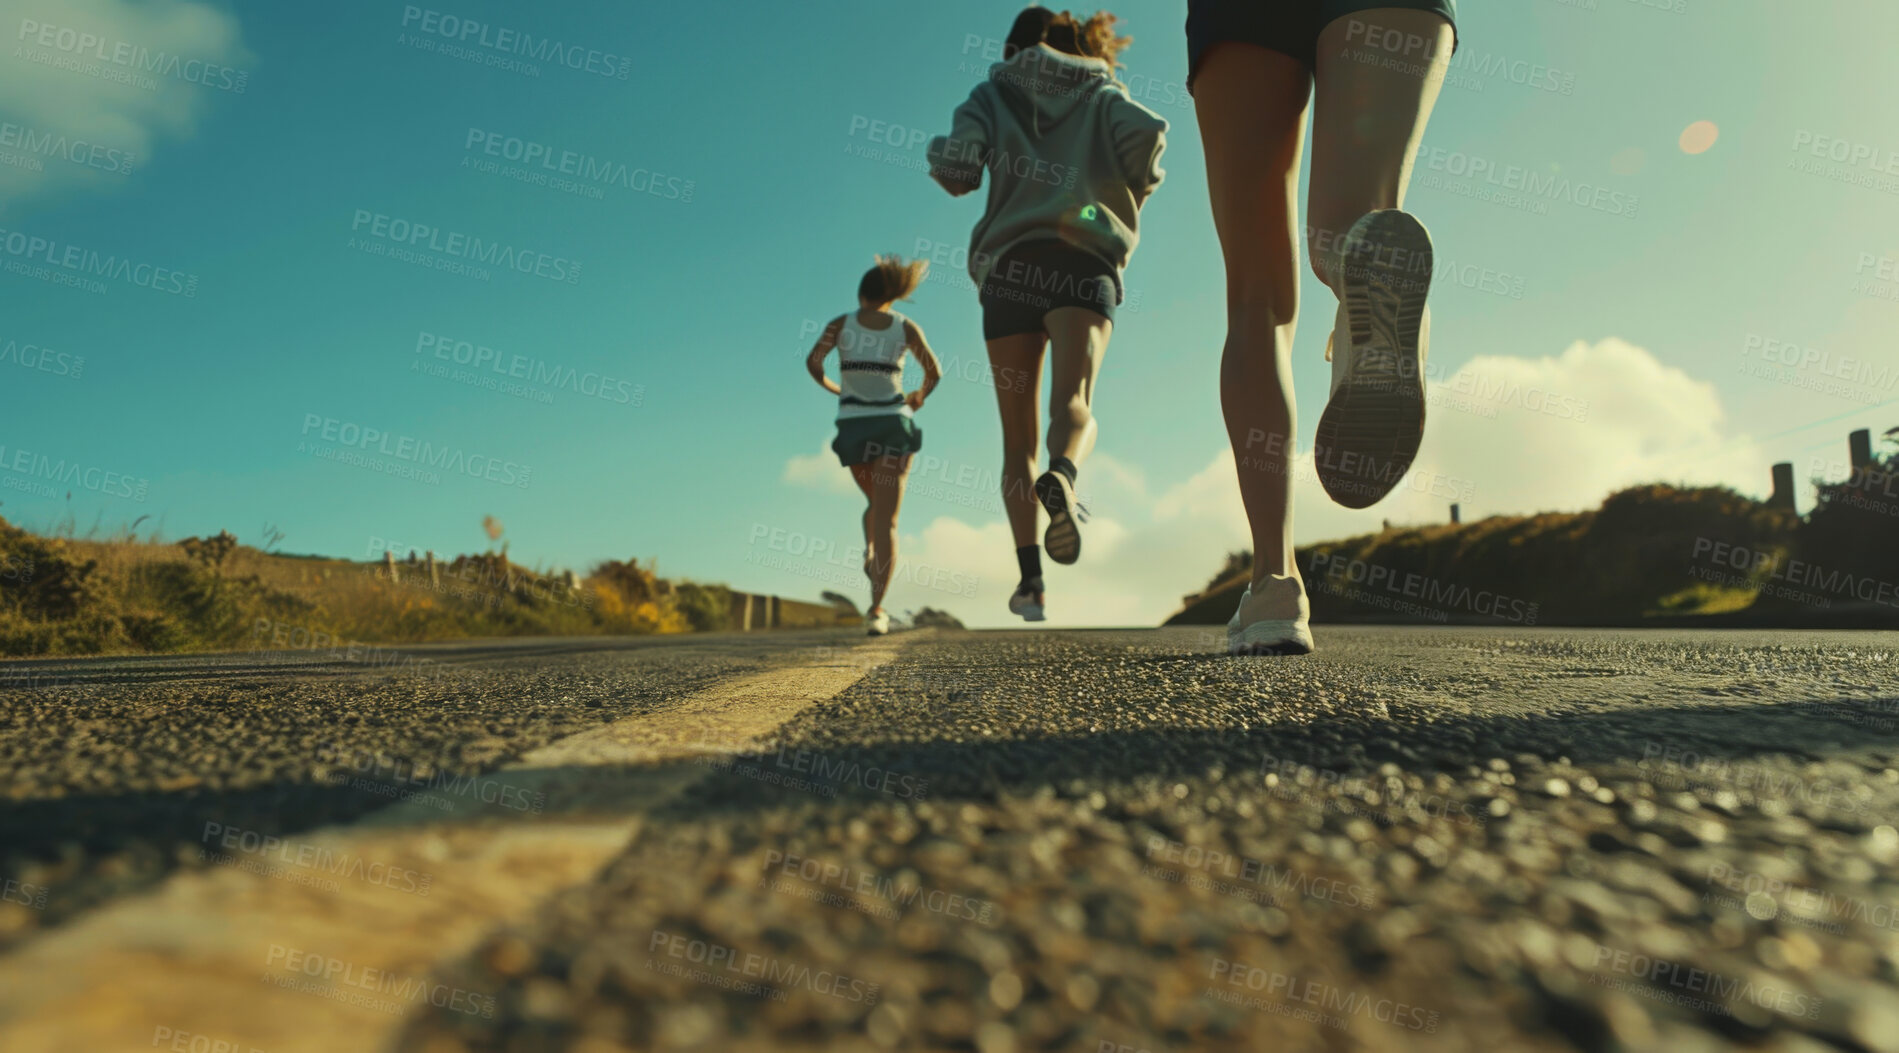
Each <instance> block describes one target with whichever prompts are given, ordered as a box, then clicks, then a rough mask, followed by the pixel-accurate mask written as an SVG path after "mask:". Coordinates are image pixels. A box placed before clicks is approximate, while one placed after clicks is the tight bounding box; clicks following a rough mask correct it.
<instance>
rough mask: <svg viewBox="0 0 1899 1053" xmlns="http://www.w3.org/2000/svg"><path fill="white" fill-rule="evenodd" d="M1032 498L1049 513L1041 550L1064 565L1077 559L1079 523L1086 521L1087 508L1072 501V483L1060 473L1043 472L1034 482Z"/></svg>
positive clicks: (1078, 555) (1078, 556) (1079, 547)
mask: <svg viewBox="0 0 1899 1053" xmlns="http://www.w3.org/2000/svg"><path fill="white" fill-rule="evenodd" d="M1035 497H1036V500H1039V501H1041V502H1042V507H1043V508H1044V509H1045V510H1047V512H1048V530H1046V531H1044V532H1043V534H1042V550H1043V551H1044V552H1047V553H1048V558H1050V559H1052V560H1054V561H1055V562H1057V563H1060V564H1062V565H1063V566H1067V565H1069V564H1071V563H1073V562H1075V561H1076V560H1078V559H1080V558H1081V524H1082V523H1085V522H1087V521H1088V509H1086V508H1084V507H1083V506H1082V504H1081V502H1080V501H1077V500H1075V484H1074V483H1071V482H1069V481H1068V477H1067V476H1066V475H1063V474H1062V473H1060V472H1055V471H1048V472H1043V473H1042V477H1041V478H1040V479H1037V480H1036V481H1035Z"/></svg>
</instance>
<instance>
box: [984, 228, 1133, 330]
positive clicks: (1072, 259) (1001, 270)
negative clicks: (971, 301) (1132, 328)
mask: <svg viewBox="0 0 1899 1053" xmlns="http://www.w3.org/2000/svg"><path fill="white" fill-rule="evenodd" d="M1119 298H1120V296H1119V290H1118V289H1117V288H1116V287H1115V281H1114V268H1113V267H1112V266H1109V264H1108V262H1107V261H1106V260H1103V259H1102V258H1100V257H1099V256H1096V255H1095V254H1093V253H1091V252H1087V251H1084V250H1082V249H1078V248H1076V247H1075V246H1073V245H1070V244H1068V243H1067V242H1065V241H1056V240H1052V239H1051V240H1045V241H1029V242H1024V243H1022V244H1020V245H1017V246H1016V247H1015V248H1013V249H1010V250H1009V251H1008V252H1005V253H1003V254H1002V258H1001V259H999V260H997V261H996V265H995V266H994V267H992V268H990V270H989V275H988V277H986V278H985V279H984V280H983V283H982V292H981V294H980V297H979V299H980V302H981V303H982V338H983V339H984V340H1000V339H1002V338H1003V337H1005V336H1015V335H1017V334H1020V333H1041V332H1046V331H1047V330H1046V329H1045V328H1044V326H1043V324H1042V317H1043V316H1044V315H1046V314H1048V313H1049V312H1050V311H1053V310H1054V309H1056V308H1057V307H1085V308H1087V309H1088V310H1090V311H1093V312H1095V313H1096V314H1098V315H1101V316H1102V317H1103V318H1106V319H1108V320H1110V321H1113V319H1114V303H1115V301H1116V300H1117V299H1119Z"/></svg>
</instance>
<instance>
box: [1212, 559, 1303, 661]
mask: <svg viewBox="0 0 1899 1053" xmlns="http://www.w3.org/2000/svg"><path fill="white" fill-rule="evenodd" d="M1311 617H1312V607H1311V605H1310V604H1309V603H1307V602H1306V586H1305V582H1303V581H1300V580H1299V578H1298V577H1297V576H1296V575H1290V574H1288V575H1284V576H1281V575H1274V576H1272V577H1269V578H1267V579H1266V584H1265V586H1264V587H1263V588H1262V589H1261V590H1260V591H1259V592H1257V593H1255V592H1254V591H1253V586H1252V585H1250V584H1249V585H1247V586H1246V591H1245V592H1244V593H1241V594H1240V608H1239V610H1236V611H1234V612H1233V620H1232V621H1229V622H1227V623H1226V649H1227V653H1228V654H1311V653H1312V627H1311V625H1310V624H1309V620H1310V619H1311Z"/></svg>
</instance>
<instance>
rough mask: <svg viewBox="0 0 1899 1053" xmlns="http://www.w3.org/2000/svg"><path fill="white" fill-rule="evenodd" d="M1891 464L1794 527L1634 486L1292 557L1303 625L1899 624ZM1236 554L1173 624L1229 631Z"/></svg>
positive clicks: (1834, 487) (1896, 461)
mask: <svg viewBox="0 0 1899 1053" xmlns="http://www.w3.org/2000/svg"><path fill="white" fill-rule="evenodd" d="M1895 471H1899V455H1895V456H1893V457H1888V458H1887V459H1886V460H1885V461H1884V462H1883V463H1876V464H1874V465H1873V466H1872V467H1871V468H1869V469H1865V470H1862V471H1861V472H1860V473H1859V474H1857V475H1856V476H1855V477H1854V478H1853V479H1849V480H1847V481H1844V482H1841V483H1834V484H1824V485H1822V486H1821V487H1820V488H1819V503H1818V506H1817V507H1816V509H1815V511H1814V512H1812V513H1811V514H1810V515H1808V516H1807V517H1805V518H1804V519H1803V518H1801V517H1800V516H1797V515H1795V514H1794V513H1793V512H1792V511H1790V510H1785V509H1779V508H1773V507H1769V506H1768V505H1766V504H1763V503H1761V502H1758V501H1755V500H1753V499H1751V498H1748V497H1745V496H1743V495H1740V494H1737V493H1735V492H1733V491H1732V490H1727V489H1724V488H1695V489H1683V488H1676V487H1670V486H1659V485H1657V486H1642V487H1635V488H1632V489H1629V490H1624V491H1622V492H1620V493H1617V494H1613V495H1611V496H1610V497H1609V498H1608V499H1607V500H1605V501H1604V502H1603V504H1602V507H1601V508H1599V509H1597V510H1595V511H1592V512H1580V513H1571V514H1545V515H1535V516H1495V517H1492V518H1489V519H1485V520H1482V521H1480V522H1476V523H1467V524H1462V525H1453V524H1441V525H1434V526H1424V527H1394V528H1392V529H1388V530H1385V531H1383V532H1380V533H1377V534H1367V535H1363V536H1360V537H1354V538H1346V539H1344V540H1340V541H1330V542H1325V543H1322V544H1318V545H1312V546H1309V547H1306V548H1303V549H1300V550H1299V552H1298V564H1299V572H1300V574H1301V576H1302V577H1304V579H1305V582H1306V590H1307V593H1308V595H1309V596H1310V597H1311V601H1312V612H1313V618H1314V620H1318V621H1331V622H1350V621H1366V622H1400V623H1404V622H1415V623H1420V624H1478V625H1511V624H1515V625H1646V626H1659V625H1671V624H1672V625H1691V624H1693V625H1721V624H1733V625H1785V626H1839V627H1848V626H1866V627H1899V501H1895V500H1894V499H1893V498H1894V497H1899V486H1895V485H1894V482H1893V480H1894V479H1895V478H1899V476H1895V475H1894V474H1893V473H1894V472H1895ZM1251 568H1252V559H1251V555H1250V554H1249V553H1235V554H1234V555H1233V556H1231V557H1229V559H1228V563H1227V566H1226V567H1225V568H1223V569H1222V570H1221V572H1220V573H1219V574H1217V575H1216V576H1215V578H1214V580H1213V581H1211V582H1209V583H1208V587H1207V588H1206V589H1203V590H1202V591H1201V592H1199V593H1196V594H1194V595H1192V596H1188V597H1186V602H1185V606H1184V608H1183V610H1182V611H1181V612H1180V613H1179V614H1176V615H1175V616H1174V617H1173V618H1171V619H1169V620H1168V624H1170V625H1215V624H1223V623H1224V622H1225V621H1226V619H1227V618H1229V617H1230V616H1231V615H1232V613H1233V609H1234V607H1235V605H1236V604H1237V603H1238V600H1239V593H1240V589H1241V588H1242V587H1243V586H1244V585H1245V582H1246V580H1247V579H1248V577H1249V576H1250V574H1251Z"/></svg>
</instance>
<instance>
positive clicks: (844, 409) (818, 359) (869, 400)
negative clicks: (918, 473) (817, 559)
mask: <svg viewBox="0 0 1899 1053" xmlns="http://www.w3.org/2000/svg"><path fill="white" fill-rule="evenodd" d="M928 269H929V264H928V263H926V262H924V261H922V260H912V261H910V262H908V263H905V262H904V261H903V260H902V259H901V258H900V257H897V256H879V257H877V266H875V267H872V268H871V269H870V270H869V271H868V272H867V273H865V275H864V278H863V280H862V281H860V282H859V283H858V284H857V310H855V311H853V312H851V313H850V314H847V315H840V316H838V317H837V318H834V319H832V321H831V324H830V325H827V326H825V327H824V334H823V335H822V336H820V337H818V342H817V344H816V346H814V347H812V348H811V353H810V354H809V355H807V356H805V369H806V371H808V372H809V373H810V374H811V379H813V380H815V381H817V382H818V384H819V385H820V386H822V387H823V388H824V390H826V391H828V392H830V393H831V394H833V395H836V396H837V438H836V439H835V440H833V441H832V443H831V449H832V450H833V451H835V452H836V453H837V459H838V463H840V464H842V465H843V466H844V467H846V468H849V469H850V471H851V478H852V479H854V480H856V482H857V488H858V489H859V490H862V491H863V492H864V498H865V499H866V500H867V501H869V502H870V507H869V508H868V509H867V510H865V512H864V575H865V576H866V577H868V578H869V579H870V609H869V610H868V611H866V612H865V616H864V622H865V624H866V625H867V626H868V627H869V629H870V634H871V635H872V636H882V635H883V634H884V633H887V632H889V631H890V615H888V614H886V613H885V612H884V593H885V592H887V591H888V590H889V588H890V575H891V572H892V570H893V569H894V568H895V567H896V565H897V509H898V508H899V507H900V506H901V505H902V504H903V485H904V481H905V479H906V477H907V475H908V474H909V471H910V457H911V455H912V454H914V453H916V451H917V450H919V449H921V448H922V446H923V432H922V430H921V429H919V428H918V427H917V426H916V422H915V421H914V420H913V419H912V416H913V414H914V412H915V411H916V410H919V409H922V408H923V400H924V399H927V398H929V397H930V392H931V391H934V390H935V389H936V385H937V382H938V381H940V380H942V379H943V367H942V366H941V365H939V364H938V363H937V361H936V354H935V352H933V351H931V350H930V344H929V342H928V341H927V340H925V339H923V330H922V329H920V328H918V327H917V324H916V323H915V322H912V321H911V320H910V319H908V318H905V317H904V316H903V315H900V314H898V313H897V312H895V311H893V310H891V309H890V306H891V304H893V303H895V302H896V301H898V300H907V299H909V298H910V294H911V293H913V292H915V291H916V289H917V286H919V285H921V284H922V283H923V274H924V272H925V271H926V270H928ZM832 348H836V349H837V356H838V365H839V367H840V368H839V370H838V378H839V379H838V380H835V381H834V380H832V379H831V378H830V377H827V376H825V375H824V359H825V357H826V356H828V355H829V354H830V353H831V349H832ZM911 353H915V354H916V356H917V362H918V364H920V365H921V366H922V367H923V386H922V387H921V388H919V389H917V390H915V391H912V392H910V393H909V394H908V395H906V394H904V391H903V364H904V362H905V360H906V359H907V358H908V357H909V355H910V354H911Z"/></svg>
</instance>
